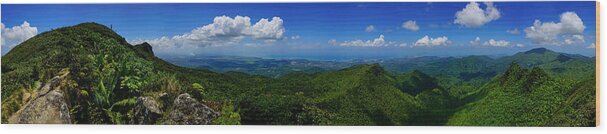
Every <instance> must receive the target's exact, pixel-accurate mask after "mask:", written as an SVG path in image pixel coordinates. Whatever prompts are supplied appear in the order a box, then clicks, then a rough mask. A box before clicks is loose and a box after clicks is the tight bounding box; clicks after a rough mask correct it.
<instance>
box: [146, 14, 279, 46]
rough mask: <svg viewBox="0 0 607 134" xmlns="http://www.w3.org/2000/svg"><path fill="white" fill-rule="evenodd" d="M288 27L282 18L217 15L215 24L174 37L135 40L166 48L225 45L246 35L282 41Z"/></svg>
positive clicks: (264, 39)
mask: <svg viewBox="0 0 607 134" xmlns="http://www.w3.org/2000/svg"><path fill="white" fill-rule="evenodd" d="M284 33H285V28H284V27H283V20H282V19H281V18H280V17H273V18H272V20H269V19H266V18H262V19H260V20H259V21H258V22H257V23H255V24H253V25H252V24H251V18H249V17H248V16H236V17H234V18H231V17H228V16H217V17H215V18H214V19H213V23H211V24H207V25H204V26H202V27H198V28H196V29H194V30H192V31H191V32H188V33H184V34H182V35H176V36H173V37H166V36H165V37H161V38H156V39H152V40H137V41H134V42H144V41H145V42H149V43H150V44H152V45H154V46H159V48H160V49H162V48H165V47H181V46H183V45H191V46H195V47H207V46H224V45H231V44H236V43H239V42H240V41H241V40H243V39H244V38H247V37H250V38H252V39H255V40H262V41H264V42H274V41H277V40H281V39H282V38H283V36H284Z"/></svg>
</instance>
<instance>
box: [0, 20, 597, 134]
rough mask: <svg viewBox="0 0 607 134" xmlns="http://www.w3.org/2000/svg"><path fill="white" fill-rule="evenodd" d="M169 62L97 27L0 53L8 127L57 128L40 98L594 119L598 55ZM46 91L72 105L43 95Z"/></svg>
mask: <svg viewBox="0 0 607 134" xmlns="http://www.w3.org/2000/svg"><path fill="white" fill-rule="evenodd" d="M166 59H167V60H168V61H170V62H167V61H165V60H163V59H161V58H158V57H156V56H155V55H154V52H153V49H152V45H150V44H148V43H142V44H136V45H132V44H129V43H128V42H127V41H126V40H125V39H124V38H123V37H121V36H120V35H118V34H117V33H115V32H114V31H112V30H111V29H110V28H108V27H106V26H103V25H100V24H97V23H82V24H78V25H75V26H68V27H63V28H58V29H55V30H52V31H47V32H43V33H41V34H38V35H36V36H35V37H33V38H30V39H29V40H27V41H25V42H23V43H21V44H20V45H17V46H16V47H15V48H13V49H12V50H11V51H10V52H8V53H7V54H6V55H5V56H3V57H2V76H1V77H2V93H1V96H2V123H24V122H26V123H27V122H28V121H30V120H34V121H31V122H35V123H49V122H45V121H40V120H36V119H39V118H32V117H35V116H38V115H44V114H42V113H48V110H47V111H46V112H42V113H40V112H37V111H44V110H40V109H44V108H48V107H36V106H39V105H33V104H39V103H42V104H45V102H46V101H45V100H40V99H39V98H41V97H42V98H50V99H59V100H53V101H51V100H49V99H47V101H48V102H47V103H49V104H56V103H51V102H57V101H58V102H62V103H60V104H63V103H65V105H61V108H59V110H62V111H61V113H67V114H68V115H69V118H67V119H66V120H67V121H68V122H67V123H78V124H138V123H139V124H218V125H234V124H276V125H457V126H462V125H463V126H595V123H596V107H595V106H596V104H595V100H596V99H595V98H596V95H595V90H596V87H595V86H594V85H595V79H596V78H595V77H596V76H595V72H596V71H595V64H596V63H595V59H594V58H591V57H585V56H582V55H575V54H566V53H559V52H554V51H551V50H548V49H545V48H536V49H531V50H529V51H525V52H519V53H516V54H514V55H511V56H504V57H498V58H491V57H488V56H466V57H414V58H394V59H377V60H352V61H311V60H296V59H291V60H283V59H263V58H252V57H231V56H218V57H198V58H178V57H177V58H175V57H173V58H171V57H169V58H166ZM59 76H61V77H59ZM43 83H47V84H43ZM46 85H49V86H46ZM49 88H51V89H54V90H53V91H60V93H62V95H63V97H60V98H57V97H48V96H47V94H46V91H45V92H41V91H44V90H43V89H49ZM34 102H35V103H34ZM43 106H44V105H43ZM50 106H52V105H50ZM30 109H34V110H30ZM36 109H38V110H36ZM142 111H143V112H142ZM61 123H66V122H61Z"/></svg>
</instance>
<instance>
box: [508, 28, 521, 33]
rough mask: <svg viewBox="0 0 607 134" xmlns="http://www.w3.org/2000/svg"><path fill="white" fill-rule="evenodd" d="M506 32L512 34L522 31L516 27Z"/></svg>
mask: <svg viewBox="0 0 607 134" xmlns="http://www.w3.org/2000/svg"><path fill="white" fill-rule="evenodd" d="M506 32H508V33H510V34H520V33H521V32H520V31H519V30H518V28H514V29H508V30H506Z"/></svg>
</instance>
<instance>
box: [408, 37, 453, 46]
mask: <svg viewBox="0 0 607 134" xmlns="http://www.w3.org/2000/svg"><path fill="white" fill-rule="evenodd" d="M447 44H451V41H450V40H449V38H447V36H442V37H437V38H430V37H429V36H428V35H426V36H424V37H422V38H420V39H418V40H417V41H416V42H415V44H413V45H412V46H411V47H433V46H443V45H447Z"/></svg>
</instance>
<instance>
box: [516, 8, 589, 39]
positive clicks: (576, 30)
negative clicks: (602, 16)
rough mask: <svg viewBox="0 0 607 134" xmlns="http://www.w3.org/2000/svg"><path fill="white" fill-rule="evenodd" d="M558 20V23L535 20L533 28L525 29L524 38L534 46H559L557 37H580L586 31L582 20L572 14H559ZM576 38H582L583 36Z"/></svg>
mask: <svg viewBox="0 0 607 134" xmlns="http://www.w3.org/2000/svg"><path fill="white" fill-rule="evenodd" d="M560 18H561V19H560V22H558V23H557V22H541V21H540V20H535V22H534V23H533V26H531V27H527V28H526V29H525V33H526V35H525V37H526V38H527V39H529V40H531V42H533V43H536V44H554V45H560V44H562V43H561V41H559V36H563V35H581V34H582V33H583V32H584V29H586V26H584V22H582V19H581V18H580V17H579V16H578V15H577V14H576V13H574V12H565V13H563V14H561V16H560ZM578 37H582V38H583V36H578ZM574 38H576V37H574ZM571 41H573V40H569V43H572V42H571ZM565 44H567V42H565Z"/></svg>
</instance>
